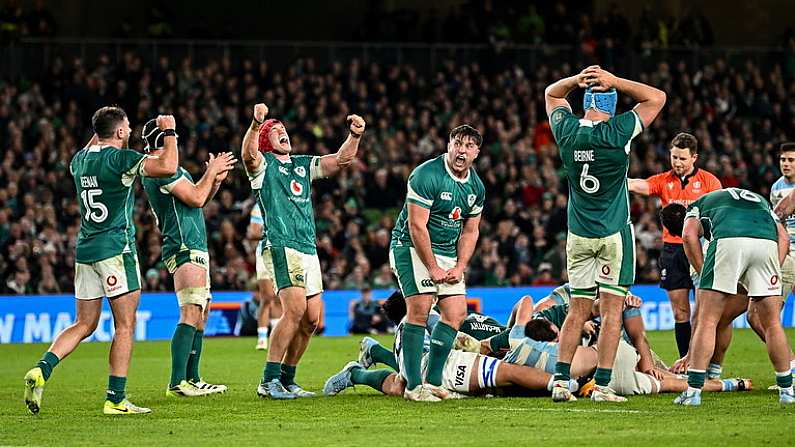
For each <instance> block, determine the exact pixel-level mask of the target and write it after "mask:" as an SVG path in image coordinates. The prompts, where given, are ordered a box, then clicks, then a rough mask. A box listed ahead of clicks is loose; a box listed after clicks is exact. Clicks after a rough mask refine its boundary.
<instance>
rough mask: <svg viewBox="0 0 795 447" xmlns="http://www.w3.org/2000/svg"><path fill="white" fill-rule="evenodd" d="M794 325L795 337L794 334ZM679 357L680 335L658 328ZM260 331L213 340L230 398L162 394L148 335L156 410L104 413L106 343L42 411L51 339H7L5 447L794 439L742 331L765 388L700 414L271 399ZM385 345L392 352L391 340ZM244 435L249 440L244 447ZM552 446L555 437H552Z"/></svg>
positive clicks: (359, 395) (310, 362) (162, 364)
mask: <svg viewBox="0 0 795 447" xmlns="http://www.w3.org/2000/svg"><path fill="white" fill-rule="evenodd" d="M793 333H794V332H793V331H790V335H793ZM649 338H650V340H651V343H652V346H653V347H654V348H655V350H656V351H657V352H658V353H660V355H661V356H662V357H663V358H664V359H666V360H667V361H671V360H672V359H673V357H674V338H673V334H671V333H670V332H655V333H650V334H649ZM254 341H255V340H254V339H253V338H240V339H238V338H230V339H209V340H208V341H207V342H206V345H205V349H204V352H205V354H204V359H203V365H202V371H203V375H204V376H205V378H206V379H207V380H209V381H214V382H222V383H225V384H227V385H229V388H230V390H229V392H227V393H226V394H225V395H220V396H210V397H205V398H201V399H193V400H188V399H182V400H175V399H169V398H166V397H165V396H164V390H165V385H166V382H167V380H168V377H169V361H170V356H169V344H168V342H146V343H138V344H137V345H136V347H135V354H134V357H133V365H132V369H131V372H130V380H129V384H128V394H129V396H130V397H131V400H132V401H133V402H134V403H136V404H139V405H144V406H148V407H151V408H152V409H153V411H154V412H153V413H152V414H149V415H141V416H116V417H109V416H104V415H102V403H103V400H104V390H105V386H106V383H107V350H108V347H109V345H108V344H106V343H87V344H85V345H83V346H81V347H80V348H79V349H78V350H77V351H76V352H75V353H74V354H73V355H72V356H71V357H69V358H68V359H66V360H65V361H64V362H63V363H61V364H60V365H59V366H58V367H57V368H56V369H55V371H54V373H53V376H52V377H51V379H50V382H49V383H48V386H47V389H46V391H45V394H44V402H43V408H42V411H41V413H40V414H39V415H38V416H30V415H28V414H27V413H26V410H25V405H24V403H23V400H22V394H23V381H22V377H23V376H24V374H25V371H27V370H28V369H29V368H30V367H31V366H32V365H33V364H34V363H35V361H36V360H38V358H39V357H40V356H41V354H42V353H43V351H44V350H45V349H46V346H45V345H41V344H38V345H2V346H0V445H66V444H68V445H74V444H106V445H114V446H124V445H132V446H138V445H165V444H167V443H168V444H171V445H185V444H193V445H210V444H212V445H225V446H230V447H237V446H243V445H254V444H253V443H258V444H259V445H314V446H332V445H342V446H353V445H356V446H367V445H378V447H381V446H388V445H401V446H405V445H456V446H460V445H487V444H493V445H498V444H501V443H505V444H506V445H516V444H519V445H526V444H538V443H540V442H547V443H548V445H569V444H570V443H573V444H575V445H585V444H588V445H589V446H591V445H592V446H596V445H612V446H617V445H648V444H651V445H657V444H662V445H673V444H675V443H676V444H682V445H688V446H692V445H698V444H705V445H707V443H709V444H708V445H718V446H721V447H723V446H725V445H741V444H742V445H746V446H750V445H758V444H773V445H787V444H789V445H791V444H792V442H793V441H795V434H793V430H792V421H793V414H795V406H793V407H783V406H781V405H780V404H779V403H778V396H777V394H776V393H774V392H769V391H767V390H766V388H767V386H768V385H770V384H771V383H773V381H774V379H773V371H772V368H771V366H770V364H769V362H768V360H767V355H766V351H765V349H764V347H763V346H762V344H761V343H760V342H759V341H758V340H757V339H756V338H755V336H754V335H753V334H752V333H751V332H750V331H748V330H737V331H735V337H734V342H733V346H732V347H731V349H730V351H729V355H728V358H727V361H726V365H725V367H724V376H726V377H729V376H743V377H751V378H752V379H753V381H754V386H755V387H756V390H755V391H753V392H746V393H725V394H705V396H704V402H703V405H702V406H701V407H700V408H682V407H677V406H674V405H673V404H672V403H671V401H672V399H673V398H674V395H658V396H642V397H634V398H631V399H630V401H629V402H628V403H626V404H606V403H602V404H595V403H592V402H590V401H587V400H580V401H579V402H576V403H573V404H553V403H552V402H551V401H550V400H549V399H547V398H495V399H485V398H478V399H467V400H462V401H446V402H441V403H437V404H422V403H412V402H405V401H403V400H402V399H399V398H390V397H385V396H380V395H377V394H376V393H375V392H374V391H373V390H371V389H369V388H367V387H364V386H358V387H357V388H356V389H355V390H348V391H346V392H345V393H343V394H341V395H340V396H337V397H334V398H316V399H303V400H298V401H291V402H277V401H268V400H262V399H260V398H258V397H257V396H256V394H255V388H256V385H257V382H258V380H259V378H260V375H261V373H262V365H263V361H264V355H263V354H262V353H260V352H255V351H254V349H253V347H254ZM382 341H384V342H385V343H388V344H389V345H390V346H391V340H390V338H389V337H384V338H382ZM357 349H358V338H354V337H342V338H330V337H329V338H326V337H317V338H315V339H314V340H313V341H312V344H311V345H310V348H309V350H308V352H307V354H306V356H305V359H304V362H303V363H302V365H301V366H300V368H299V369H298V381H299V383H301V384H302V385H303V386H304V387H305V388H308V389H311V390H316V391H319V390H320V389H321V387H322V386H323V382H324V381H325V379H326V377H328V376H329V375H331V374H333V373H335V372H337V371H338V370H339V369H340V368H341V367H342V365H344V364H345V363H346V362H347V361H348V360H351V359H353V358H355V356H356V353H357ZM244 443H246V444H244ZM553 443H554V444H553Z"/></svg>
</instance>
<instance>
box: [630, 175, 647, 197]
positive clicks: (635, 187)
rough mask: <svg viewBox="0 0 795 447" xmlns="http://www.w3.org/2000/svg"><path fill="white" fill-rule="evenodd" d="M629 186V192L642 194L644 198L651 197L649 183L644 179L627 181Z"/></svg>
mask: <svg viewBox="0 0 795 447" xmlns="http://www.w3.org/2000/svg"><path fill="white" fill-rule="evenodd" d="M627 186H628V188H629V192H633V193H635V194H640V195H642V196H648V195H649V190H650V188H649V182H647V181H646V180H644V179H642V178H631V179H627Z"/></svg>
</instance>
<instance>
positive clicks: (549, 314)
mask: <svg viewBox="0 0 795 447" xmlns="http://www.w3.org/2000/svg"><path fill="white" fill-rule="evenodd" d="M568 313H569V305H568V304H556V305H554V306H552V307H548V308H546V309H544V310H542V311H540V312H535V313H533V319H534V320H536V319H539V318H543V319H545V320H547V321H549V322H550V323H552V324H554V325H555V326H557V327H558V328H561V327H563V322H564V321H566V315H567V314H568Z"/></svg>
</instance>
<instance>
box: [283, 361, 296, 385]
mask: <svg viewBox="0 0 795 447" xmlns="http://www.w3.org/2000/svg"><path fill="white" fill-rule="evenodd" d="M297 368H298V366H296V365H288V364H286V363H282V375H281V382H282V385H284V386H285V387H288V386H290V385H295V370H296V369H297Z"/></svg>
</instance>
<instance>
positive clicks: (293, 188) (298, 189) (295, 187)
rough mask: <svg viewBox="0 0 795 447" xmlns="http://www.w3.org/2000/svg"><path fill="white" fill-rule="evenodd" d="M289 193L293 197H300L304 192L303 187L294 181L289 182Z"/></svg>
mask: <svg viewBox="0 0 795 447" xmlns="http://www.w3.org/2000/svg"><path fill="white" fill-rule="evenodd" d="M290 192H292V193H293V195H296V196H300V195H301V194H303V192H304V185H302V184H300V183H298V182H296V181H295V180H290Z"/></svg>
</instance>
